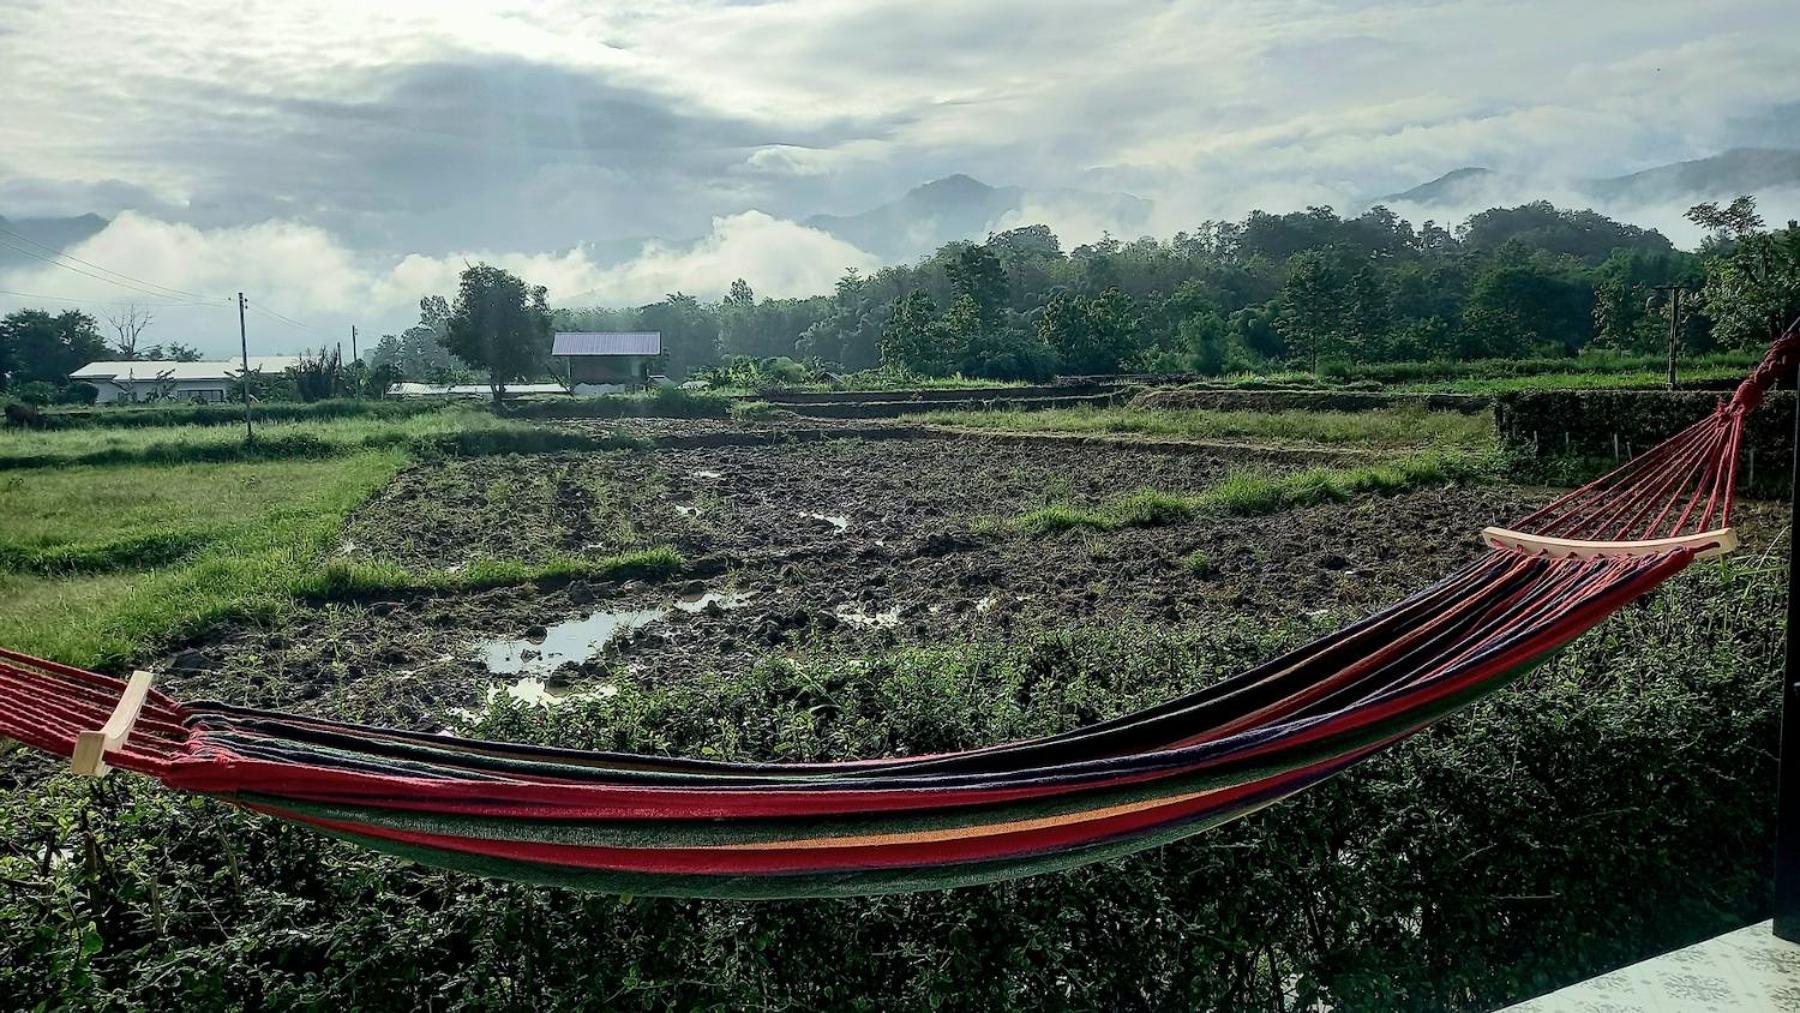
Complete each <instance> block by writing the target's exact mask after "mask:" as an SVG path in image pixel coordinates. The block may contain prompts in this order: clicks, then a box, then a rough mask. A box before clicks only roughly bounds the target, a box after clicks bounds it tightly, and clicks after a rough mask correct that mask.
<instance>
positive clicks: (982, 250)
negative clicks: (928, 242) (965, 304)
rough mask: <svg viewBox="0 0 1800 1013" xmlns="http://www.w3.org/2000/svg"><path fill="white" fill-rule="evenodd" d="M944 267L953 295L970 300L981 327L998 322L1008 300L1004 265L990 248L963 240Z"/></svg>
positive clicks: (989, 326) (994, 324) (992, 325)
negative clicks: (959, 247)
mask: <svg viewBox="0 0 1800 1013" xmlns="http://www.w3.org/2000/svg"><path fill="white" fill-rule="evenodd" d="M944 270H945V272H946V273H947V274H948V275H949V278H950V291H951V293H952V294H953V296H954V297H955V299H958V300H960V299H968V300H969V301H970V303H971V304H972V305H973V307H974V310H975V314H976V316H977V317H978V319H979V320H980V323H981V326H982V327H983V328H984V329H985V328H992V327H994V326H996V325H997V324H999V322H1000V314H1001V313H1002V311H1004V310H1005V309H1006V303H1007V298H1006V296H1007V284H1006V269H1005V268H1003V267H1001V266H1000V258H999V257H997V256H995V255H994V251H993V250H991V249H989V248H988V247H986V246H975V245H973V244H963V246H962V249H960V250H958V251H957V253H956V256H954V257H953V258H951V260H950V262H949V263H948V264H946V265H945V267H944Z"/></svg>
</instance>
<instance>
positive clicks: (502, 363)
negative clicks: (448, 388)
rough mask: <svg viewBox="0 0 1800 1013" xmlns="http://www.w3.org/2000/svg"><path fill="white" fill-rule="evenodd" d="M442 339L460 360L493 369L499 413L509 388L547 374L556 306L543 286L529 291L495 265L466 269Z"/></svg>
mask: <svg viewBox="0 0 1800 1013" xmlns="http://www.w3.org/2000/svg"><path fill="white" fill-rule="evenodd" d="M440 340H441V341H442V342H443V345H444V347H445V348H448V349H449V350H450V351H451V352H452V353H454V354H455V355H456V357H457V358H459V359H461V360H462V361H464V362H466V363H468V364H469V365H470V366H473V367H475V368H477V369H485V370H487V377H488V389H489V390H491V391H493V394H494V406H495V407H496V408H498V407H499V406H500V403H501V400H502V399H503V398H504V397H505V396H506V385H507V384H508V383H511V382H513V381H515V380H522V379H524V378H526V377H529V376H536V375H538V374H540V373H543V372H545V371H546V368H547V367H546V364H547V363H548V361H549V358H550V307H549V306H548V305H547V304H546V302H545V296H544V288H543V286H542V285H539V286H536V287H529V286H527V285H526V284H525V282H524V281H522V280H520V279H519V278H518V276H516V275H514V274H512V273H511V272H508V271H506V270H503V269H501V268H498V267H494V266H492V265H490V264H476V265H474V266H472V267H468V268H465V269H464V270H463V273H462V280H461V283H460V284H459V285H458V287H457V292H456V305H455V308H454V309H452V310H451V313H450V318H449V321H448V324H447V326H446V327H445V329H444V334H443V336H442V338H441V339H440Z"/></svg>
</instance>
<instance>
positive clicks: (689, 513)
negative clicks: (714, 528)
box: [675, 503, 700, 517]
mask: <svg viewBox="0 0 1800 1013" xmlns="http://www.w3.org/2000/svg"><path fill="white" fill-rule="evenodd" d="M675 512H676V513H678V514H680V515H681V516H683V517H698V516H700V508H699V507H693V506H682V505H681V504H680V503H677V504H675Z"/></svg>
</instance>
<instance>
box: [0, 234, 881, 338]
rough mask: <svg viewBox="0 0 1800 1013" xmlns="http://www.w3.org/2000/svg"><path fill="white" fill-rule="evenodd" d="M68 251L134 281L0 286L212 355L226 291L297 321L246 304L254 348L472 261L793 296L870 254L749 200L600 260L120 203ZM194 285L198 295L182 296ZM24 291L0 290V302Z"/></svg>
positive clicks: (560, 293)
mask: <svg viewBox="0 0 1800 1013" xmlns="http://www.w3.org/2000/svg"><path fill="white" fill-rule="evenodd" d="M68 252H69V253H70V254H71V255H72V256H73V257H77V258H80V260H82V261H86V262H88V263H89V264H95V265H100V266H102V267H104V268H107V269H109V272H102V271H98V270H93V269H88V268H85V267H83V268H82V269H83V270H86V271H88V272H89V274H103V275H104V274H106V273H110V272H117V273H118V274H122V275H125V276H129V277H130V278H132V279H136V280H137V281H139V282H142V283H143V284H142V286H141V289H142V290H134V289H131V288H127V287H125V286H122V285H118V284H114V283H110V282H107V281H104V280H101V279H100V278H95V277H90V276H88V275H85V274H81V273H78V272H76V271H70V270H64V269H59V268H55V267H52V266H49V265H47V264H45V265H38V266H34V267H27V268H20V269H15V270H11V271H6V272H0V288H5V289H9V290H12V291H18V292H27V293H30V294H31V295H33V296H43V297H47V298H48V299H49V300H50V301H51V302H59V301H60V300H70V301H78V302H79V303H80V304H82V305H87V306H89V307H94V306H100V305H113V304H117V303H120V302H124V301H132V300H135V301H137V302H139V303H142V304H146V305H151V306H153V307H155V308H156V312H157V313H158V315H159V319H160V320H161V325H160V326H159V328H158V330H159V331H161V332H162V333H159V334H153V335H152V336H151V337H150V340H152V341H169V340H175V341H184V342H188V343H198V344H200V345H201V346H202V347H204V348H206V349H207V350H208V351H211V352H214V353H218V354H224V353H226V352H229V351H231V350H232V349H234V348H235V346H236V338H237V330H236V328H237V319H236V316H235V313H233V312H232V311H231V302H230V300H231V299H232V297H233V296H234V295H235V293H236V292H238V291H240V290H241V291H244V292H246V293H247V294H248V297H249V299H250V300H251V303H252V305H253V306H256V307H259V308H261V309H266V310H269V311H272V312H273V313H276V314H280V315H283V316H287V317H291V318H294V319H296V320H298V321H299V322H300V323H302V324H304V325H306V328H305V329H297V328H295V327H293V326H292V325H289V324H285V323H283V322H281V321H279V320H275V319H273V318H268V317H262V316H259V315H255V314H253V315H252V317H251V322H252V330H253V332H254V333H256V334H257V338H256V340H255V342H254V343H253V348H252V351H253V352H268V351H277V350H287V349H292V348H298V347H301V346H307V345H314V346H316V345H318V344H320V343H325V342H330V341H337V340H339V337H340V336H342V335H344V334H346V333H347V331H348V329H349V326H350V325H351V324H352V323H356V324H358V325H360V328H361V331H362V333H363V334H365V335H369V336H371V337H372V336H374V335H378V334H380V333H383V332H388V331H394V330H397V329H399V328H402V327H405V326H406V325H407V324H409V323H411V322H412V320H413V318H414V309H413V308H414V307H415V306H416V304H417V302H418V300H419V298H420V297H421V296H424V295H443V296H445V297H447V298H450V297H454V295H455V292H456V283H457V275H458V273H459V272H460V271H461V270H462V268H463V266H464V265H465V264H469V263H475V262H478V261H485V262H487V263H490V264H495V265H498V266H500V267H504V268H506V269H507V270H509V271H512V272H513V273H515V274H517V275H519V276H520V277H522V278H524V279H525V280H526V281H527V282H529V283H530V284H533V285H543V286H545V287H546V288H547V289H548V291H549V297H550V302H551V304H552V305H553V306H555V305H575V306H582V305H597V304H600V305H612V306H629V305H639V304H643V303H648V302H655V301H657V300H659V299H661V298H662V297H663V296H664V295H665V294H667V293H670V292H676V291H681V292H687V293H689V294H692V295H696V296H699V297H701V298H705V299H716V298H718V297H720V296H722V295H723V294H724V293H725V291H726V289H727V288H729V287H730V285H731V282H732V281H733V280H734V279H736V278H745V279H747V280H749V282H750V283H751V285H752V286H753V287H754V288H755V289H756V291H757V292H758V293H759V294H761V295H765V296H774V297H787V296H805V295H813V294H816V293H819V292H824V291H829V290H830V288H831V286H832V283H833V282H834V281H836V279H837V278H838V277H839V276H840V275H842V274H843V272H844V269H845V268H849V267H855V268H858V269H860V270H871V269H873V268H874V267H876V266H877V263H876V260H875V258H874V257H872V256H871V255H869V254H867V253H865V252H863V251H862V250H859V249H857V248H856V247H854V246H851V245H850V244H848V243H845V242H843V241H841V240H838V239H835V238H833V237H831V236H829V235H826V234H825V233H823V232H819V231H817V230H815V229H808V228H805V227H803V226H800V225H797V224H795V223H793V222H790V221H785V220H782V219H778V218H774V217H771V216H770V215H767V214H764V213H763V212H760V211H746V212H743V213H740V214H735V215H726V216H721V217H719V218H716V219H714V221H713V223H712V228H711V230H710V231H709V232H708V234H707V235H706V236H704V237H702V238H701V239H699V240H697V241H695V242H694V243H692V244H685V245H681V246H675V245H671V244H667V243H660V242H651V243H648V244H646V245H645V246H644V247H643V248H642V249H641V250H640V251H639V252H638V253H637V255H636V256H634V257H632V258H630V259H629V260H626V261H625V262H623V263H618V264H611V265H606V264H602V263H600V262H598V261H597V260H596V258H595V257H594V256H593V255H592V254H591V253H590V251H588V250H587V249H585V248H580V247H578V248H576V249H573V250H569V251H567V252H563V253H554V254H546V253H528V252H517V251H506V250H482V249H472V250H469V251H466V252H459V253H452V254H446V255H442V256H426V255H422V254H410V255H407V256H404V257H400V258H379V257H367V256H365V257H358V256H357V255H355V254H354V253H353V252H352V251H351V250H349V249H348V248H347V247H346V246H345V245H344V244H343V243H342V242H340V241H339V240H338V239H337V238H336V237H334V236H332V235H331V234H329V233H327V232H325V231H324V230H322V229H319V228H316V227H313V226H308V225H299V224H295V223H293V222H282V221H269V222H264V223H261V224H258V225H252V226H244V227H237V228H218V229H199V228H195V227H193V226H190V225H182V224H173V223H169V222H164V221H159V220H157V219H153V218H149V217H146V216H143V215H138V214H125V215H122V216H120V217H119V218H118V219H117V220H115V221H114V222H112V223H111V224H110V225H108V226H107V227H106V228H105V229H103V230H102V231H101V232H100V233H99V234H97V235H95V236H94V237H92V238H91V239H89V240H87V241H86V242H84V243H82V244H80V245H79V246H77V247H75V248H73V249H71V250H70V251H68ZM75 266H76V267H82V265H81V264H79V263H78V264H76V265H75ZM178 292H179V293H192V296H189V295H185V294H177V293H178ZM196 296H197V297H204V298H205V299H206V300H208V304H207V305H195V303H197V302H199V300H198V299H196V298H194V297H196ZM36 304H37V303H36V301H34V300H33V299H30V298H19V297H14V296H7V295H0V311H4V310H7V309H11V308H14V307H15V306H22V305H36Z"/></svg>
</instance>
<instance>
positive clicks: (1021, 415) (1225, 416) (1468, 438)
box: [906, 407, 1496, 450]
mask: <svg viewBox="0 0 1800 1013" xmlns="http://www.w3.org/2000/svg"><path fill="white" fill-rule="evenodd" d="M906 420H907V421H913V422H923V423H928V424H933V425H945V426H958V427H962V428H967V429H985V430H1001V431H1006V432H1027V433H1082V434H1132V435H1142V436H1160V437H1178V438H1182V439H1231V438H1248V439H1257V440H1278V441H1283V442H1290V443H1316V444H1325V445H1330V446H1346V447H1362V448H1370V449H1401V448H1414V447H1426V446H1432V447H1456V448H1464V449H1469V450H1477V449H1486V448H1488V447H1491V446H1493V444H1494V442H1495V439H1496V437H1495V432H1494V422H1493V419H1492V418H1491V417H1489V416H1488V415H1487V414H1485V413H1479V414H1472V415H1468V414H1462V413H1459V412H1433V411H1424V410H1421V409H1416V408H1394V409H1384V410H1381V411H1368V412H1308V411H1285V412H1253V411H1210V410H1206V409H1177V410H1170V411H1163V410H1158V409H1150V408H1095V407H1081V408H1053V409H1049V410H1045V411H1020V410H1017V409H1006V410H999V411H941V412H925V413H922V414H919V415H912V416H908V417H907V419H906Z"/></svg>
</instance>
